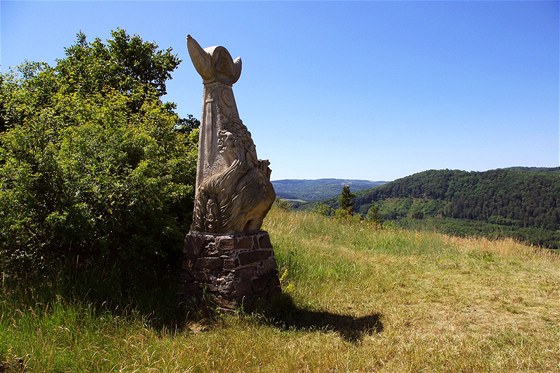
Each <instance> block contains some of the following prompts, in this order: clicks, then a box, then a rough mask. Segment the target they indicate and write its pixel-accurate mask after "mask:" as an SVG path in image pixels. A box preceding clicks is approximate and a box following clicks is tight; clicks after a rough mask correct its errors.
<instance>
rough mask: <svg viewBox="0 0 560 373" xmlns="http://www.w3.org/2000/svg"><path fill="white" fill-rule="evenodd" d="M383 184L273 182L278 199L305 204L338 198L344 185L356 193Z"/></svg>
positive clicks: (329, 180) (303, 181)
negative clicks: (303, 202)
mask: <svg viewBox="0 0 560 373" xmlns="http://www.w3.org/2000/svg"><path fill="white" fill-rule="evenodd" d="M383 184H385V181H369V180H350V179H318V180H295V179H286V180H275V181H273V182H272V185H274V190H275V191H276V196H277V197H278V198H281V199H288V200H299V201H305V202H315V201H321V200H324V199H327V198H331V197H334V196H337V195H338V194H340V191H341V190H342V187H343V186H344V185H349V186H350V188H351V189H352V191H353V192H356V191H360V190H364V189H370V188H373V187H376V186H378V185H383Z"/></svg>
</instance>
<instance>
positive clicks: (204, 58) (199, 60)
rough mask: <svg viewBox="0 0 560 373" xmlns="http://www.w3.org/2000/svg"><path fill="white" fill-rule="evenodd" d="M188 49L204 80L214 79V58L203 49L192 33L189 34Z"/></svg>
mask: <svg viewBox="0 0 560 373" xmlns="http://www.w3.org/2000/svg"><path fill="white" fill-rule="evenodd" d="M187 50H188V51H189V55H190V56H191V61H192V63H193V65H194V67H195V69H196V71H197V72H198V73H199V74H200V76H201V77H202V79H203V80H210V79H212V59H211V57H210V55H209V54H208V53H207V52H206V51H205V50H204V49H202V47H201V46H200V44H198V42H197V41H196V40H194V38H193V37H192V36H190V35H187Z"/></svg>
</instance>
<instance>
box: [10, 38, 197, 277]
mask: <svg viewBox="0 0 560 373" xmlns="http://www.w3.org/2000/svg"><path fill="white" fill-rule="evenodd" d="M179 62H180V60H179V59H178V58H177V57H176V56H175V55H173V54H172V53H171V49H167V50H165V51H161V50H159V49H158V46H157V45H156V44H154V43H151V42H145V41H143V40H142V39H141V38H140V37H139V36H137V35H135V36H132V37H131V36H129V35H127V34H126V32H125V31H124V30H120V29H119V30H116V31H113V32H112V38H111V39H109V40H107V42H106V43H104V42H102V41H101V40H100V39H95V40H94V41H93V42H88V41H87V39H86V36H85V35H84V34H82V33H80V34H78V37H77V41H76V43H75V44H74V45H72V46H71V47H69V48H67V49H66V57H65V58H63V59H60V60H58V61H57V63H56V65H55V66H53V67H51V66H49V65H47V64H44V63H34V62H33V63H32V62H26V63H24V64H22V65H21V66H19V67H18V68H17V69H13V70H12V71H10V72H9V73H7V74H3V75H2V76H1V80H0V98H1V101H0V103H1V104H0V105H1V106H0V271H3V272H7V273H12V274H14V275H15V274H16V273H19V274H20V275H21V274H22V273H23V272H29V271H31V270H33V269H40V268H41V267H42V266H45V265H53V264H55V263H57V262H61V261H64V260H72V261H73V260H77V261H78V262H79V263H80V265H82V266H88V265H97V266H100V267H103V266H113V265H120V266H126V268H127V270H130V272H131V273H133V272H134V271H133V269H134V268H135V266H136V267H139V268H140V267H141V269H142V270H143V271H145V273H150V271H151V272H153V273H155V272H157V271H158V266H160V267H162V266H166V265H169V263H171V262H172V261H173V258H176V257H177V256H178V255H180V250H181V242H182V237H183V235H184V233H185V231H186V227H187V226H188V223H189V218H190V217H189V214H190V212H191V211H192V200H193V193H194V192H193V190H194V182H195V173H196V141H197V130H196V129H195V127H196V125H194V126H192V127H191V128H189V130H188V131H178V130H177V126H178V124H180V123H181V119H180V118H179V117H178V115H177V114H176V113H175V112H174V105H173V104H170V103H164V102H162V99H161V98H162V96H163V95H164V94H165V93H166V87H165V82H166V80H168V79H169V78H170V77H171V72H172V71H173V70H174V69H175V68H176V67H177V65H178V64H179ZM191 119H193V118H191ZM78 258H79V260H78Z"/></svg>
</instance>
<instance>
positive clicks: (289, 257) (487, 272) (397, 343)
mask: <svg viewBox="0 0 560 373" xmlns="http://www.w3.org/2000/svg"><path fill="white" fill-rule="evenodd" d="M265 224H266V227H265V228H266V229H267V230H268V231H269V232H270V234H271V237H272V240H273V244H274V245H275V249H276V255H277V260H278V262H279V266H280V267H281V270H282V271H287V272H285V276H284V277H285V278H284V287H285V291H286V292H287V293H288V294H289V295H290V296H291V298H292V299H293V303H294V305H292V306H286V305H285V304H283V305H282V307H284V308H282V309H283V310H284V312H286V313H289V315H288V314H285V315H280V316H279V315H275V316H265V315H263V314H259V315H240V316H229V317H222V318H220V319H219V320H218V321H217V322H215V323H212V324H204V323H200V322H198V323H196V322H191V323H189V324H188V325H187V327H186V328H184V329H183V330H179V331H175V330H169V329H157V328H153V327H150V326H149V323H148V322H147V320H146V318H145V317H142V316H140V315H138V314H136V313H135V312H130V313H129V314H130V316H128V317H116V316H114V313H113V314H112V313H109V312H107V311H105V312H101V311H96V310H94V309H93V308H92V307H91V306H88V305H87V304H80V302H76V301H72V302H70V301H67V300H62V299H60V300H58V301H57V302H53V303H52V304H49V305H48V306H46V305H44V304H40V305H37V306H35V307H31V308H29V307H27V308H25V307H23V306H21V307H17V306H16V302H15V301H14V300H13V299H11V296H10V290H9V289H6V288H5V287H3V288H2V292H3V297H2V300H1V301H0V310H1V311H2V313H1V318H0V361H2V360H4V361H8V362H10V363H11V364H12V366H16V365H18V362H17V358H20V357H23V358H24V365H26V366H27V367H28V368H30V369H31V370H34V371H97V370H99V371H118V370H124V371H134V370H140V371H154V372H155V371H158V372H159V371H193V372H198V371H200V372H206V371H224V372H225V371H228V372H229V371H244V372H247V371H248V372H250V371H265V372H266V371H273V372H286V371H329V370H330V371H365V370H381V371H387V372H395V371H420V370H428V371H469V372H470V371H558V370H560V363H559V362H560V345H559V343H558V341H559V340H560V307H559V303H560V302H559V297H560V292H559V289H560V257H559V256H558V254H556V253H551V252H549V251H544V250H539V249H533V248H530V247H526V246H523V245H520V244H517V243H515V242H513V241H496V242H490V241H487V240H483V239H461V238H450V237H447V236H443V235H439V234H435V233H414V232H409V231H400V230H376V229H375V228H374V227H372V226H370V225H367V224H366V223H360V222H348V223H346V222H338V221H335V220H329V219H326V218H324V217H322V216H318V215H315V214H307V213H290V212H285V211H282V210H280V209H273V210H272V211H271V213H270V214H269V217H268V218H267V221H266V223H265ZM288 303H289V302H288ZM0 371H1V369H0Z"/></svg>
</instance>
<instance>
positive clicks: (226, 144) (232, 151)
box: [218, 130, 237, 165]
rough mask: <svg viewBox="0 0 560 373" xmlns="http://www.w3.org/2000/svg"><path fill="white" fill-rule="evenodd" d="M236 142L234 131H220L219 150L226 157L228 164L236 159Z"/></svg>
mask: <svg viewBox="0 0 560 373" xmlns="http://www.w3.org/2000/svg"><path fill="white" fill-rule="evenodd" d="M236 143H237V141H236V139H235V136H234V135H233V133H231V132H228V131H226V130H221V131H219V132H218V152H219V153H220V154H221V155H222V156H223V157H224V160H225V161H226V163H227V164H228V165H231V163H233V161H234V160H235V159H236V153H237V152H236V145H237V144H236Z"/></svg>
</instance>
